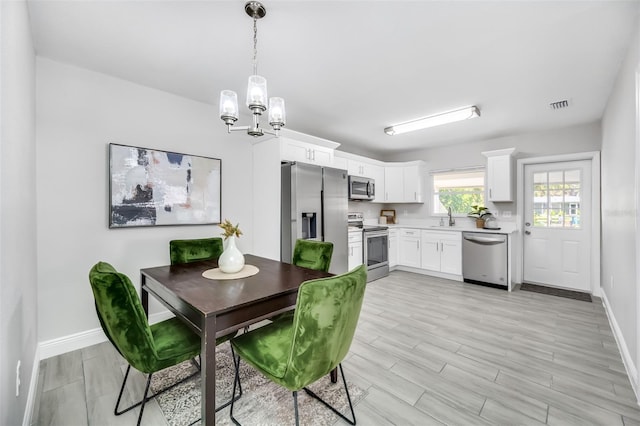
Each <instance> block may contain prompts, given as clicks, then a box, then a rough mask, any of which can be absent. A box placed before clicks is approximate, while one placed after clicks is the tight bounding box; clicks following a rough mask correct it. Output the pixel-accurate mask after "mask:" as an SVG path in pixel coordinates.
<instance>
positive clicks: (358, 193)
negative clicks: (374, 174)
mask: <svg viewBox="0 0 640 426" xmlns="http://www.w3.org/2000/svg"><path fill="white" fill-rule="evenodd" d="M375 197H376V183H375V180H373V179H370V178H366V177H361V176H351V175H350V176H349V199H350V200H366V201H371V200H373V199H374V198H375Z"/></svg>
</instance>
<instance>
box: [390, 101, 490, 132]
mask: <svg viewBox="0 0 640 426" xmlns="http://www.w3.org/2000/svg"><path fill="white" fill-rule="evenodd" d="M474 117H480V110H479V109H478V107H476V106H475V105H474V106H470V107H465V108H460V109H456V110H453V111H447V112H442V113H440V114H435V115H430V116H428V117H423V118H419V119H417V120H413V121H408V122H406V123H401V124H396V125H394V126H391V127H387V128H386V129H384V132H385V133H386V134H388V135H389V136H393V135H399V134H401V133H407V132H413V131H414V130H420V129H426V128H427V127H434V126H439V125H441V124H447V123H453V122H454V121H462V120H467V119H469V118H474Z"/></svg>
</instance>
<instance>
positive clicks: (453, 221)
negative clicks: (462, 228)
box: [447, 206, 456, 226]
mask: <svg viewBox="0 0 640 426" xmlns="http://www.w3.org/2000/svg"><path fill="white" fill-rule="evenodd" d="M447 214H448V215H449V226H453V225H455V224H456V220H455V219H454V218H453V217H451V207H450V206H449V207H447Z"/></svg>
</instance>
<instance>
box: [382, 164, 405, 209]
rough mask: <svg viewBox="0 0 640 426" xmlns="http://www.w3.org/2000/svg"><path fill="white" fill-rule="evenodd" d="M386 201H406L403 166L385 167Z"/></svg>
mask: <svg viewBox="0 0 640 426" xmlns="http://www.w3.org/2000/svg"><path fill="white" fill-rule="evenodd" d="M384 191H385V197H384V201H385V202H387V203H403V202H404V175H403V168H402V167H385V168H384Z"/></svg>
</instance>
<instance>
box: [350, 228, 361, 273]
mask: <svg viewBox="0 0 640 426" xmlns="http://www.w3.org/2000/svg"><path fill="white" fill-rule="evenodd" d="M348 252H349V262H348V268H349V270H350V271H351V270H352V269H353V268H355V267H357V266H360V265H362V232H361V231H359V232H349V246H348Z"/></svg>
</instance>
